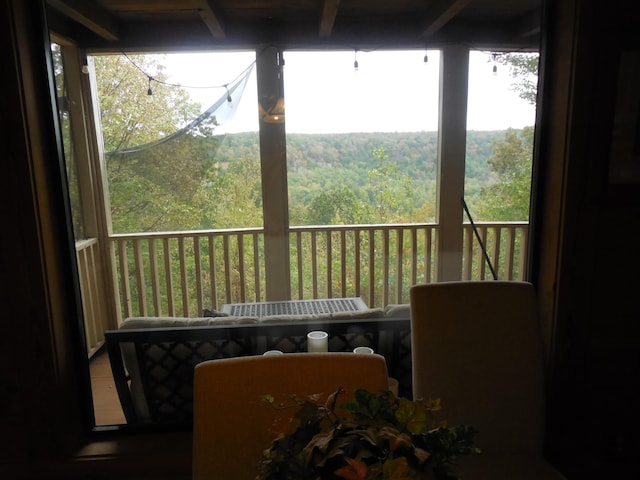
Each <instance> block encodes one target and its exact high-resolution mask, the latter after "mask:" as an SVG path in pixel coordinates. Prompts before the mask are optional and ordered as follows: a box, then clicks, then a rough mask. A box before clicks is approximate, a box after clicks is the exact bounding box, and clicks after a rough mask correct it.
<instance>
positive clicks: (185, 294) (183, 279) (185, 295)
mask: <svg viewBox="0 0 640 480" xmlns="http://www.w3.org/2000/svg"><path fill="white" fill-rule="evenodd" d="M178 257H179V259H180V262H179V264H180V293H181V294H182V315H183V316H185V317H188V316H189V290H188V287H187V283H188V282H187V265H186V264H187V259H186V254H185V248H184V237H182V236H180V237H178Z"/></svg>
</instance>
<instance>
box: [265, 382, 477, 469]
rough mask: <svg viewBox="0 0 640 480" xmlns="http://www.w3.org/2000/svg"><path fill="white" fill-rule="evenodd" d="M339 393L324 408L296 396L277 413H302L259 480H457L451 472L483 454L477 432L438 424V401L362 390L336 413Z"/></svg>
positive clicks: (270, 453) (276, 443)
mask: <svg viewBox="0 0 640 480" xmlns="http://www.w3.org/2000/svg"><path fill="white" fill-rule="evenodd" d="M343 393H344V392H343V391H342V389H338V390H337V391H336V392H334V393H333V394H332V395H330V396H329V397H328V399H327V400H326V402H324V403H323V404H320V403H318V402H317V399H316V398H308V399H304V400H302V399H299V398H297V397H296V396H291V397H290V399H289V400H290V401H289V402H288V403H277V404H276V402H275V400H274V399H273V397H271V396H269V395H266V396H265V397H264V398H263V401H266V402H267V403H269V404H271V405H272V406H273V407H274V408H278V409H288V408H295V414H294V418H295V419H296V420H297V427H296V428H295V429H294V430H293V431H291V432H288V433H280V434H279V435H278V436H277V437H276V438H275V439H274V440H273V442H272V444H271V447H270V448H269V449H268V450H266V451H265V452H264V455H263V458H262V459H261V461H260V474H259V476H258V480H294V479H295V480H307V479H308V480H334V479H335V480H338V479H348V480H383V479H385V480H391V479H402V478H404V479H427V478H434V479H437V480H443V479H447V480H451V479H456V478H457V477H456V476H455V474H454V472H453V470H452V466H453V465H455V463H456V461H457V459H458V457H459V456H461V455H469V454H472V453H476V452H477V451H478V450H477V449H476V448H475V446H474V443H473V440H474V437H475V435H476V433H477V431H476V430H475V429H474V428H473V427H471V426H466V425H462V426H447V425H446V423H445V422H442V421H437V420H436V412H438V411H439V410H440V408H441V407H440V401H439V400H428V401H421V400H415V401H411V400H408V399H406V398H398V397H396V396H395V395H393V393H391V392H389V391H383V392H379V393H373V392H369V391H367V390H356V392H355V395H354V400H353V401H351V402H348V403H343V404H342V405H341V406H340V407H341V409H342V411H343V412H344V414H343V415H341V414H339V412H338V411H337V408H336V405H337V404H338V402H339V398H340V397H341V395H342V394H343Z"/></svg>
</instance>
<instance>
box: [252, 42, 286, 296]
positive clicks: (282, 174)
mask: <svg viewBox="0 0 640 480" xmlns="http://www.w3.org/2000/svg"><path fill="white" fill-rule="evenodd" d="M280 55H281V52H279V51H278V49H276V48H275V47H266V48H265V49H264V50H262V51H261V52H259V53H258V56H257V58H256V74H257V79H258V102H260V105H259V111H260V165H261V172H262V173H261V174H262V208H263V217H264V248H265V275H266V297H267V300H269V301H274V300H289V299H290V298H291V279H290V276H291V274H290V267H289V264H290V260H289V202H288V196H287V192H288V188H287V152H286V136H285V125H284V116H283V115H282V114H283V113H284V112H283V111H280V109H281V107H283V105H284V103H283V102H284V87H283V78H282V69H281V66H280V63H281V62H280V60H281V58H280ZM275 109H278V112H277V113H279V114H280V115H279V116H278V115H275V114H274V112H275Z"/></svg>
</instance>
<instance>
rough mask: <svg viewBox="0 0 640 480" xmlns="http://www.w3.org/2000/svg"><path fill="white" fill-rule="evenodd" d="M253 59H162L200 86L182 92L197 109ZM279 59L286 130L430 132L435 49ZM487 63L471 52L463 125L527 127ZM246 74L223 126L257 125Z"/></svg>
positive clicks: (178, 76) (183, 79) (524, 106)
mask: <svg viewBox="0 0 640 480" xmlns="http://www.w3.org/2000/svg"><path fill="white" fill-rule="evenodd" d="M425 53H428V62H427V63H425V62H424V56H425ZM356 58H357V60H358V66H359V68H358V70H357V72H356V71H355V69H354V66H353V64H354V60H355V59H356ZM253 59H254V53H253V52H233V53H222V54H220V53H217V54H204V53H190V54H177V55H167V58H166V61H163V63H164V64H166V65H167V67H168V68H167V73H168V74H169V75H170V79H171V81H172V82H175V83H180V84H181V85H183V86H189V87H200V88H189V89H188V91H189V92H190V94H191V95H192V97H193V98H194V99H196V100H198V101H200V102H201V103H202V104H203V109H205V108H207V107H209V106H210V105H211V104H213V103H214V102H215V101H216V100H217V99H218V98H219V97H220V96H221V95H223V94H225V90H224V87H221V86H222V85H224V84H228V83H231V82H233V81H234V80H235V79H236V78H237V77H238V76H239V75H240V74H241V73H242V72H243V71H244V70H245V69H246V68H247V67H248V66H249V65H251V63H252V61H253ZM284 59H285V68H284V79H285V98H286V113H287V117H286V118H287V122H286V125H287V131H288V132H296V133H297V132H302V133H341V132H349V131H369V132H372V131H373V132H388V131H391V132H393V131H398V132H403V131H405V132H406V131H435V130H437V122H438V75H439V73H438V69H439V52H438V51H429V52H425V51H424V50H422V51H419V50H418V51H408V52H388V51H386V52H385V51H374V52H364V51H359V52H357V54H356V53H355V52H354V51H342V52H333V53H327V52H314V53H309V52H294V51H285V53H284ZM492 67H493V63H492V61H491V55H490V54H489V52H471V55H470V66H469V68H470V73H469V97H468V119H467V121H468V129H469V130H503V129H506V128H510V127H511V128H522V127H523V126H527V125H533V124H534V121H535V107H534V106H532V105H529V104H528V103H527V102H525V101H524V100H522V99H520V98H519V97H518V96H517V94H516V93H514V92H513V91H511V88H510V86H511V83H512V78H511V77H510V76H509V72H508V68H507V67H505V66H502V65H498V72H497V73H496V74H494V73H493V72H492ZM252 76H253V78H252V79H251V81H250V83H249V84H248V85H247V88H246V90H245V92H244V95H243V96H242V98H241V99H240V103H239V104H238V109H237V112H236V116H235V121H234V125H233V126H230V131H247V130H257V111H256V105H257V95H256V84H255V70H254V71H253V74H252ZM204 87H218V88H204ZM234 101H235V102H237V101H238V99H237V98H236V99H234Z"/></svg>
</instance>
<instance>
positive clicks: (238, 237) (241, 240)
mask: <svg viewBox="0 0 640 480" xmlns="http://www.w3.org/2000/svg"><path fill="white" fill-rule="evenodd" d="M236 242H237V243H238V276H239V285H238V286H239V287H240V302H242V303H244V302H246V301H247V292H246V288H245V282H246V275H245V271H244V237H243V235H242V234H241V233H239V234H238V235H236Z"/></svg>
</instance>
